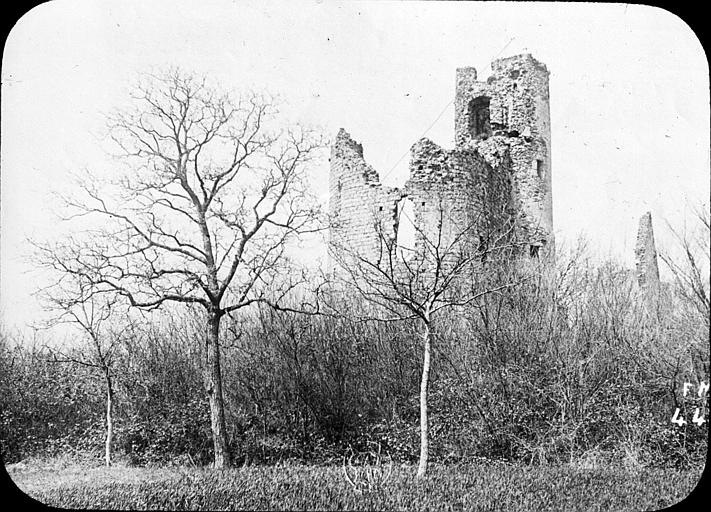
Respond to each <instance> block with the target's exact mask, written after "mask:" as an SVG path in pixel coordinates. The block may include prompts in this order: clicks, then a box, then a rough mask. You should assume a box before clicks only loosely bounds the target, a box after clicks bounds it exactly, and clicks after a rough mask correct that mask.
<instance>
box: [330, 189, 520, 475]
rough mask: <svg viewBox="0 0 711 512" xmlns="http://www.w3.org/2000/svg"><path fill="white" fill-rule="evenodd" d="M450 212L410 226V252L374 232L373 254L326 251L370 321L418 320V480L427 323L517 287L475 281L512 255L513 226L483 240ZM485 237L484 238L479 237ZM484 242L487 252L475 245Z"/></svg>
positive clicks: (423, 455)
mask: <svg viewBox="0 0 711 512" xmlns="http://www.w3.org/2000/svg"><path fill="white" fill-rule="evenodd" d="M453 217H454V215H452V212H450V211H448V209H447V208H446V207H445V206H444V204H443V202H442V201H440V202H439V208H438V209H437V220H436V225H435V228H434V229H429V230H426V228H424V227H423V226H422V225H420V224H419V223H417V222H413V225H414V228H415V240H416V244H415V248H414V249H407V248H404V247H402V246H400V245H398V242H397V237H393V236H388V234H387V232H386V230H385V229H383V227H382V225H381V224H376V226H375V230H376V233H377V244H376V245H377V248H376V250H375V251H360V250H359V249H358V248H356V247H352V246H349V245H347V244H344V243H342V242H339V241H337V240H336V241H334V242H333V243H332V247H331V255H332V258H333V259H334V260H335V261H336V262H337V264H338V267H337V269H336V271H335V273H334V281H335V282H337V283H339V284H340V285H341V286H343V287H344V289H345V290H348V291H350V292H352V293H353V295H355V296H359V297H361V298H363V299H364V300H365V301H366V302H367V303H369V304H371V305H373V306H374V307H375V311H376V313H374V314H373V316H372V319H374V320H378V321H386V322H390V321H401V320H407V319H417V320H419V323H420V325H421V331H420V332H421V336H422V343H423V362H422V376H421V381H420V458H419V464H418V469H417V477H418V478H422V477H424V476H425V474H426V472H427V464H428V457H429V423H428V407H427V397H428V386H429V376H430V366H431V358H432V346H433V344H434V342H435V332H434V324H433V320H434V319H435V317H436V315H437V313H439V312H440V311H442V310H445V309H451V308H458V307H462V306H466V305H468V304H471V303H472V302H474V301H476V300H477V299H478V298H480V297H483V296H484V295H486V294H490V293H495V292H497V291H500V290H503V289H506V288H509V287H511V286H513V285H515V284H516V282H513V281H512V282H504V283H501V284H499V285H497V286H494V287H486V286H483V285H482V282H481V281H479V280H478V277H480V276H482V274H483V273H484V269H485V267H486V266H487V265H489V264H492V263H494V261H495V258H494V256H495V255H497V254H498V255H499V256H501V255H503V254H504V253H506V254H508V255H510V254H513V253H514V249H515V247H516V245H517V244H516V243H515V242H514V241H513V238H512V237H513V233H514V225H515V224H514V222H512V219H508V220H509V221H508V222H506V223H505V225H502V226H498V227H497V229H496V230H493V229H492V230H491V231H490V232H487V233H483V231H482V226H483V225H485V222H483V221H484V218H483V216H482V215H481V214H479V215H476V216H475V218H473V219H470V220H468V221H466V222H460V223H459V224H456V223H453V222H452V221H451V219H452V218H453ZM484 235H486V236H484ZM475 239H478V240H483V239H486V240H487V244H486V245H484V244H480V243H475V242H474V240H475Z"/></svg>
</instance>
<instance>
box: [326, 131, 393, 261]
mask: <svg viewBox="0 0 711 512" xmlns="http://www.w3.org/2000/svg"><path fill="white" fill-rule="evenodd" d="M330 163H331V173H330V177H329V194H330V205H329V206H330V212H329V213H330V216H331V232H330V237H331V240H330V242H331V244H332V245H333V246H338V247H340V248H341V249H348V250H353V251H354V252H357V253H358V255H359V256H361V257H363V258H366V259H368V260H373V259H374V258H377V257H378V255H379V254H380V252H381V247H380V242H381V240H382V238H383V237H394V236H396V229H397V203H398V201H399V200H400V199H401V197H402V192H401V191H400V190H398V189H396V188H392V187H386V186H383V185H382V184H381V183H380V177H379V176H378V173H377V171H376V170H375V169H373V167H371V166H370V165H369V164H368V163H367V162H366V161H365V159H364V158H363V146H361V145H360V144H359V143H357V142H356V141H354V140H353V139H352V138H351V136H350V135H349V134H348V132H346V131H345V130H344V129H341V130H340V131H339V132H338V135H337V136H336V140H335V142H334V144H333V146H332V148H331V158H330ZM379 231H380V232H379Z"/></svg>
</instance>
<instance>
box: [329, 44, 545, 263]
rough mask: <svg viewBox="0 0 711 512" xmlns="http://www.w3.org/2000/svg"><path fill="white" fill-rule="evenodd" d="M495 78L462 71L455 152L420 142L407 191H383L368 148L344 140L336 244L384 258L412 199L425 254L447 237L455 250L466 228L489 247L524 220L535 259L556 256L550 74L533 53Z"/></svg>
mask: <svg viewBox="0 0 711 512" xmlns="http://www.w3.org/2000/svg"><path fill="white" fill-rule="evenodd" d="M492 70H493V74H492V76H491V77H490V78H489V79H488V80H487V81H486V82H479V81H477V74H476V70H475V69H474V68H460V69H458V70H457V79H456V89H455V101H454V104H455V147H454V149H451V150H449V149H443V148H441V147H439V146H438V145H436V144H435V143H433V142H432V141H430V140H428V139H422V140H420V141H418V142H417V143H415V144H414V145H413V146H412V149H411V152H412V156H411V160H410V179H409V180H408V181H407V183H406V184H405V186H404V187H403V188H402V189H397V188H392V187H385V186H383V185H382V184H381V183H380V181H379V177H378V173H377V172H376V171H375V170H374V169H373V168H372V167H371V166H370V165H368V164H367V163H366V161H365V160H364V158H363V148H362V146H361V145H360V144H358V143H357V142H355V141H354V140H352V139H351V137H350V136H349V135H348V133H346V132H345V131H344V130H343V129H341V130H340V131H339V133H338V136H337V137H336V140H335V142H334V144H333V147H332V151H331V174H330V184H329V186H330V197H331V201H330V213H331V217H332V220H333V224H332V228H331V242H332V244H334V245H337V246H340V247H346V248H349V249H350V250H353V251H357V252H358V253H359V254H360V255H361V256H363V257H366V258H368V259H370V260H373V259H377V258H378V255H379V254H381V248H382V240H383V238H386V239H390V240H394V239H395V238H396V237H397V229H398V218H397V217H398V203H399V202H400V200H401V199H402V198H404V197H407V198H408V199H410V200H411V201H412V204H413V209H414V217H415V218H414V219H411V220H412V221H413V223H414V224H415V226H416V230H417V233H418V234H417V235H416V241H415V248H416V249H417V248H418V246H419V248H420V249H421V248H422V241H423V238H424V237H427V238H428V239H430V240H434V239H437V237H438V236H439V235H440V230H441V235H442V238H443V240H442V244H445V245H446V244H449V242H450V241H451V240H452V237H453V236H456V235H457V234H458V233H460V232H461V231H462V230H464V229H467V230H468V236H469V240H468V244H469V245H470V246H471V247H472V248H477V247H481V246H482V245H487V244H488V243H490V242H491V238H492V237H495V236H496V233H497V232H501V231H502V230H506V229H507V227H508V225H509V222H510V221H511V220H512V218H513V217H516V218H517V222H518V224H519V225H520V228H519V230H518V231H517V232H516V233H515V235H516V237H517V238H518V240H519V241H522V240H525V241H528V242H529V243H530V246H531V247H530V256H542V254H540V253H543V250H539V249H540V248H545V251H546V253H550V254H552V252H553V216H552V189H551V172H550V169H551V159H550V113H549V104H548V70H547V69H546V67H545V66H544V65H543V64H541V63H539V62H538V61H536V60H535V59H533V57H531V56H530V55H528V54H526V55H519V56H515V57H510V58H506V59H499V60H496V61H494V62H493V63H492ZM440 219H441V221H442V222H441V224H442V227H441V228H440ZM472 228H473V229H472ZM418 237H419V242H418Z"/></svg>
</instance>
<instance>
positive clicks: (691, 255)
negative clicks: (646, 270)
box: [660, 204, 711, 378]
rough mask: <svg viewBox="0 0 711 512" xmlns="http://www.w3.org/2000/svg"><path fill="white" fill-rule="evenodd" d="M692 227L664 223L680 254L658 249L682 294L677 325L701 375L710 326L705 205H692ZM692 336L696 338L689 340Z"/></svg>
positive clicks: (710, 240)
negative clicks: (686, 339) (686, 340)
mask: <svg viewBox="0 0 711 512" xmlns="http://www.w3.org/2000/svg"><path fill="white" fill-rule="evenodd" d="M693 215H694V223H695V225H694V227H693V228H692V229H686V230H684V231H680V230H678V229H675V228H673V227H672V226H671V225H669V224H668V223H667V226H668V228H669V231H670V232H671V234H672V235H673V237H674V241H675V242H676V247H675V249H677V250H678V251H679V254H678V255H676V257H675V256H673V255H672V254H671V253H668V252H666V253H665V252H661V253H660V256H661V259H662V261H663V262H664V263H665V264H666V266H667V267H668V268H669V270H670V271H671V274H672V276H673V279H674V284H675V286H674V290H675V292H676V293H677V294H678V296H679V297H680V298H681V300H682V303H683V305H684V306H686V307H684V308H680V311H682V312H686V315H685V318H683V319H682V323H681V324H680V328H682V329H684V330H685V331H687V332H685V337H687V338H688V341H689V343H691V345H690V350H691V354H692V359H693V361H694V365H695V366H696V367H697V368H698V370H699V373H700V378H704V376H708V374H709V351H708V336H709V329H710V328H711V320H710V317H711V294H710V289H709V269H710V268H711V218H710V216H709V207H708V205H703V204H699V205H698V206H696V207H695V208H693ZM691 340H695V343H692V342H691Z"/></svg>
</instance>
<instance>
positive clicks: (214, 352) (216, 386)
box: [205, 311, 230, 469]
mask: <svg viewBox="0 0 711 512" xmlns="http://www.w3.org/2000/svg"><path fill="white" fill-rule="evenodd" d="M206 345H207V346H206V351H207V354H206V356H207V368H206V369H205V370H206V371H205V373H206V381H207V382H206V388H207V396H208V399H209V401H210V423H211V427H212V442H213V445H214V450H215V468H216V469H222V468H226V467H229V466H230V454H229V452H228V449H227V428H226V426H225V402H224V398H223V394H222V368H221V366H220V314H219V313H218V312H215V311H209V312H208V320H207V339H206Z"/></svg>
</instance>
